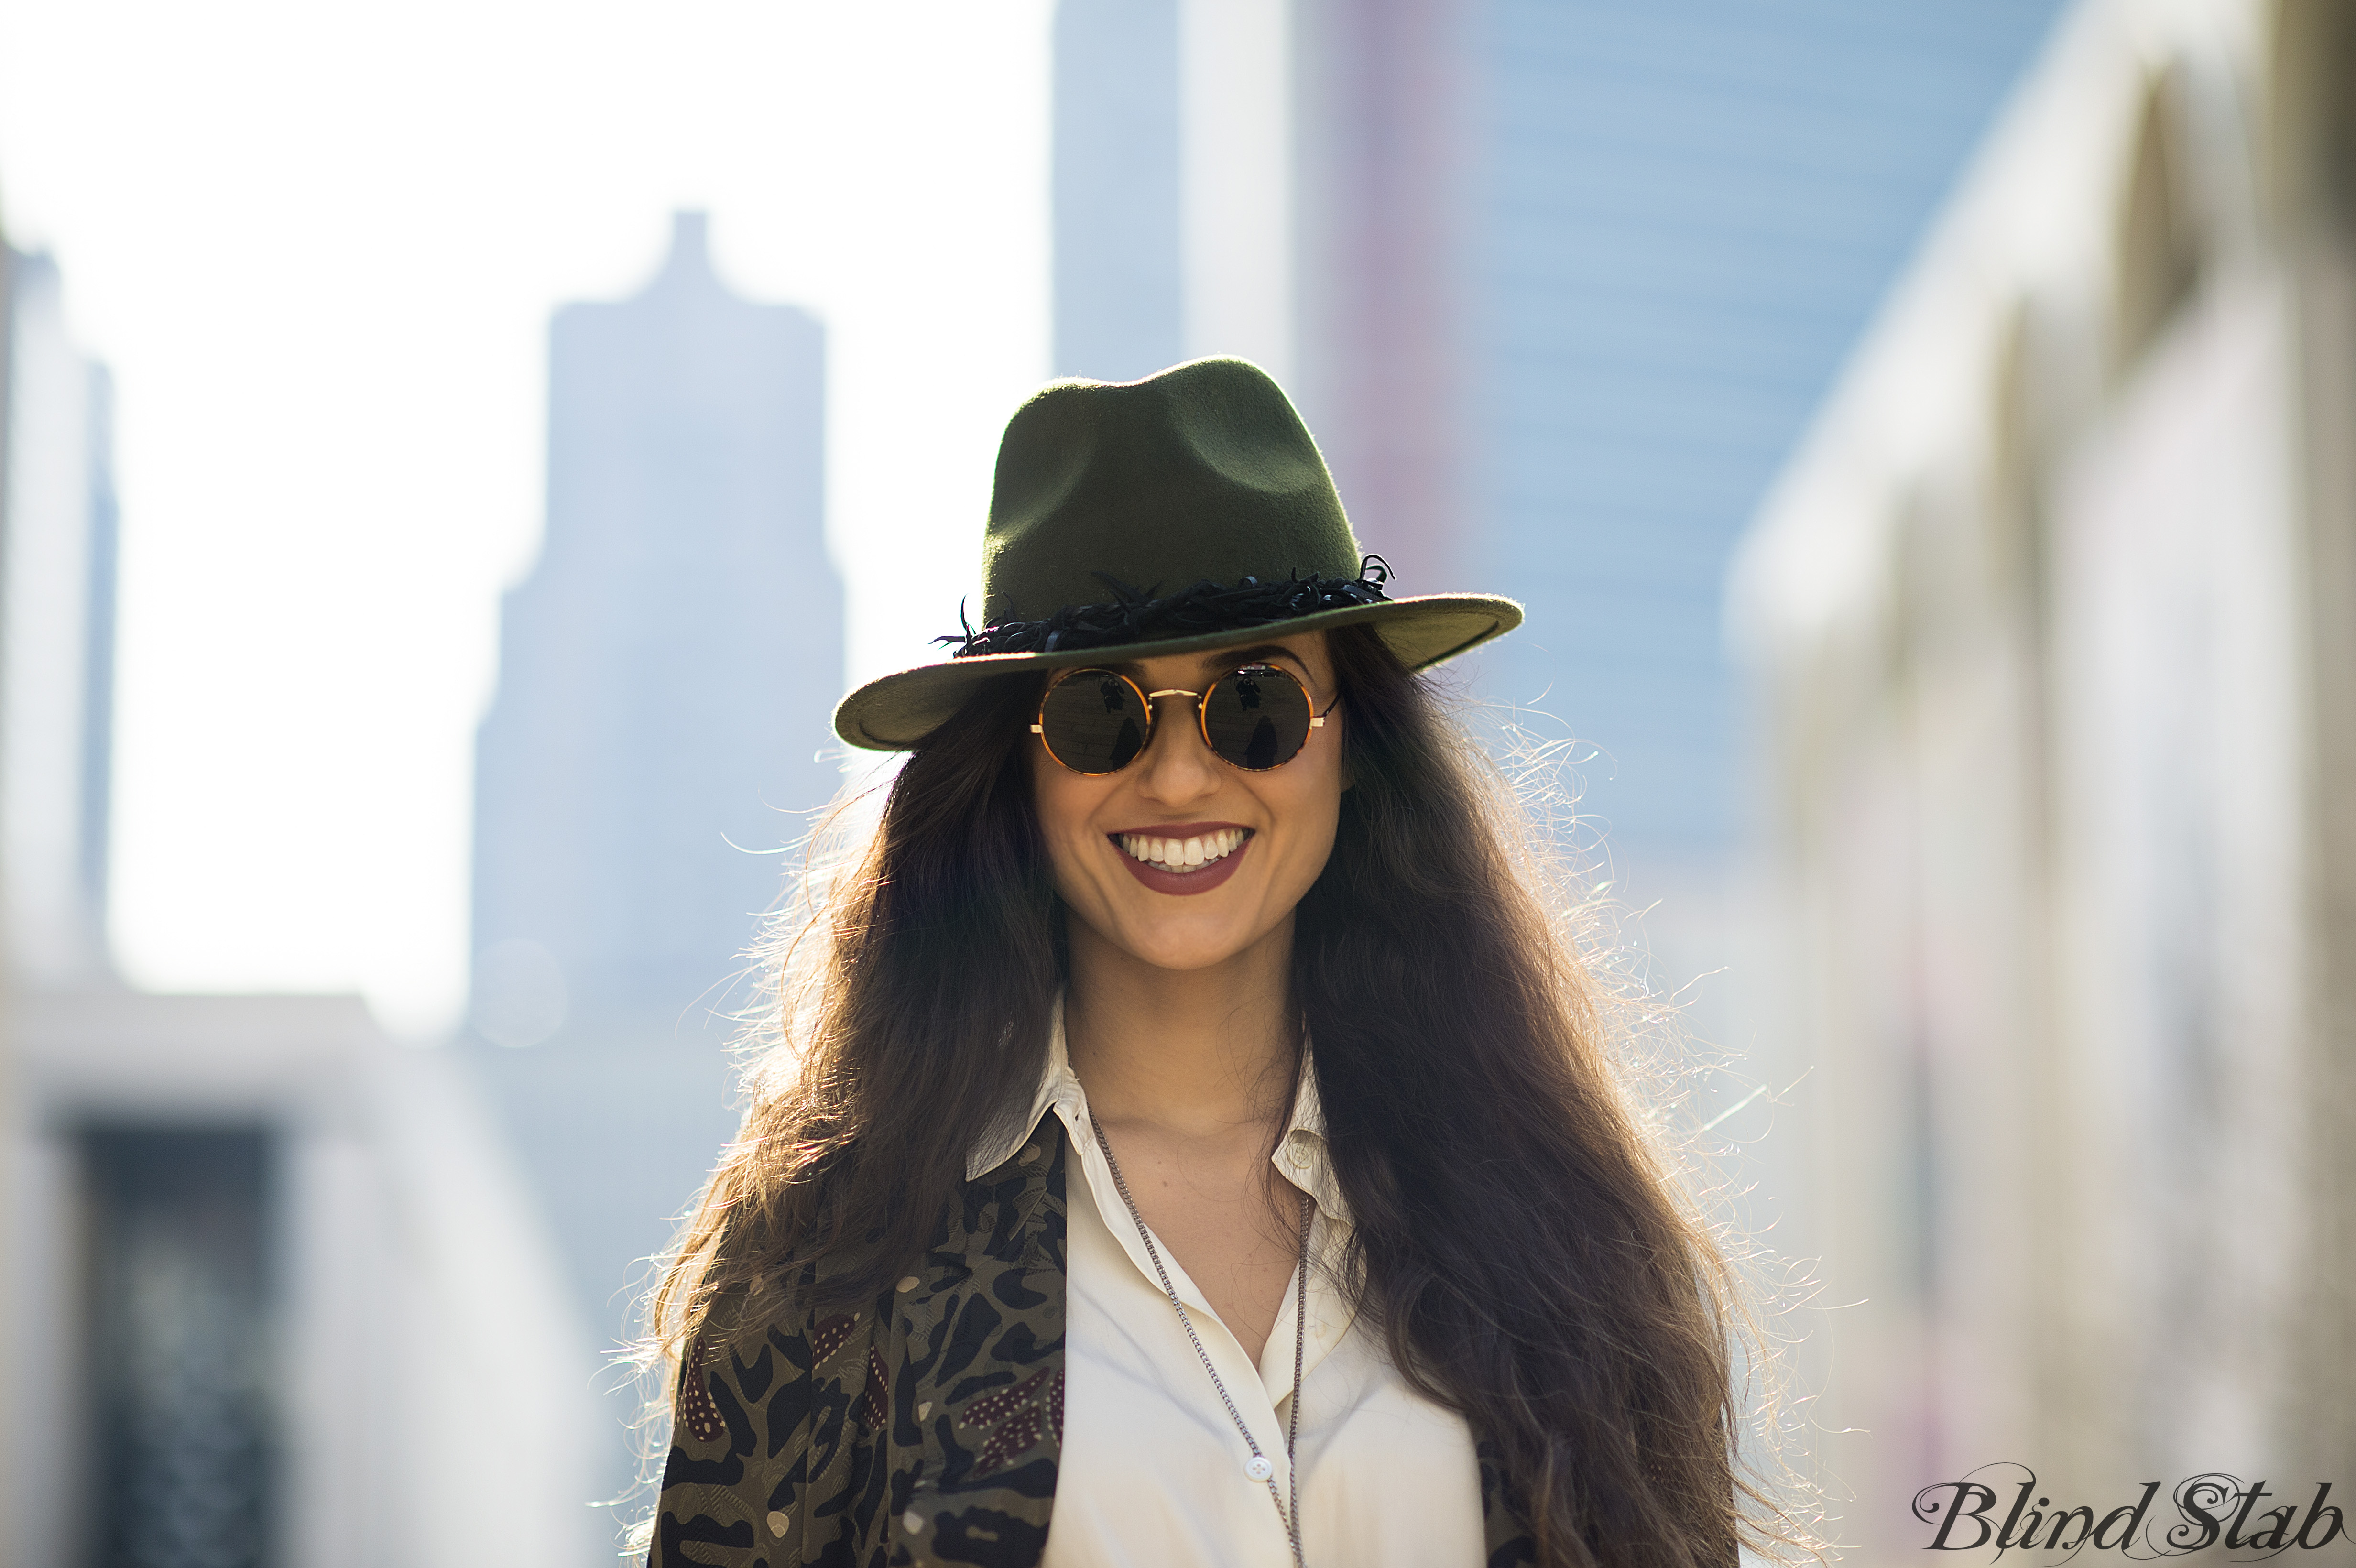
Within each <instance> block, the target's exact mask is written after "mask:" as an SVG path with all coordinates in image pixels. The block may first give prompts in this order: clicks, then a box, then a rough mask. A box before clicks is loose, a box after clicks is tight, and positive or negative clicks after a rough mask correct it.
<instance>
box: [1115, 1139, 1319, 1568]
mask: <svg viewBox="0 0 2356 1568" xmlns="http://www.w3.org/2000/svg"><path fill="white" fill-rule="evenodd" d="M1088 1130H1089V1131H1090V1132H1093V1133H1094V1134H1096V1136H1097V1147H1098V1148H1099V1149H1102V1150H1103V1151H1104V1157H1105V1164H1106V1166H1107V1167H1108V1168H1110V1170H1111V1171H1112V1184H1113V1188H1114V1189H1115V1190H1116V1191H1118V1192H1119V1194H1120V1200H1121V1202H1122V1204H1123V1205H1124V1206H1125V1207H1127V1209H1128V1210H1129V1217H1130V1221H1131V1222H1132V1223H1134V1224H1135V1225H1136V1226H1137V1239H1138V1240H1139V1241H1141V1242H1143V1243H1145V1255H1146V1256H1147V1257H1149V1258H1151V1259H1152V1260H1153V1272H1154V1275H1156V1276H1157V1277H1158V1278H1160V1280H1161V1281H1162V1295H1164V1296H1168V1297H1169V1298H1170V1305H1171V1306H1172V1307H1175V1308H1177V1310H1178V1323H1179V1327H1181V1328H1184V1329H1185V1330H1186V1338H1187V1339H1189V1340H1191V1341H1192V1342H1193V1343H1194V1354H1195V1355H1196V1356H1197V1357H1199V1358H1200V1359H1201V1360H1202V1363H1203V1371H1205V1372H1207V1373H1209V1374H1210V1378H1211V1386H1212V1387H1213V1388H1215V1389H1216V1390H1217V1391H1218V1393H1219V1403H1221V1404H1224V1405H1226V1407H1227V1419H1228V1420H1230V1421H1232V1422H1234V1423H1235V1424H1236V1430H1237V1432H1240V1433H1242V1434H1243V1438H1244V1446H1246V1447H1248V1448H1249V1449H1250V1450H1251V1456H1252V1457H1253V1458H1254V1459H1255V1460H1258V1461H1259V1462H1260V1463H1262V1464H1266V1463H1267V1462H1268V1456H1267V1455H1265V1454H1263V1453H1261V1452H1260V1450H1259V1440H1258V1438H1256V1437H1254V1436H1253V1435H1252V1434H1251V1428H1250V1427H1249V1426H1248V1425H1247V1424H1245V1422H1244V1418H1243V1413H1242V1412H1241V1411H1239V1410H1237V1408H1236V1402H1235V1401H1234V1400H1233V1399H1231V1398H1229V1397H1228V1395H1227V1385H1226V1383H1224V1382H1222V1381H1219V1370H1218V1369H1217V1368H1216V1367H1214V1366H1213V1365H1211V1353H1210V1352H1209V1351H1208V1350H1205V1349H1203V1337H1202V1336H1201V1335H1199V1334H1197V1333H1195V1332H1194V1317H1192V1315H1190V1314H1189V1313H1188V1312H1187V1310H1186V1304H1185V1303H1184V1302H1183V1301H1181V1300H1179V1299H1178V1287H1177V1286H1175V1285H1172V1284H1171V1283H1170V1271H1169V1270H1168V1269H1166V1268H1163V1267H1162V1249H1160V1248H1159V1247H1156V1246H1155V1245H1154V1244H1153V1232H1151V1231H1149V1230H1147V1229H1146V1228H1145V1216H1144V1215H1142V1214H1141V1213H1139V1212H1138V1211H1137V1200H1136V1199H1134V1198H1131V1197H1130V1195H1129V1182H1128V1180H1127V1179H1126V1178H1124V1177H1123V1176H1122V1175H1121V1174H1120V1161H1119V1160H1117V1159H1115V1158H1113V1157H1112V1145H1111V1144H1109V1143H1108V1142H1106V1141H1105V1133H1104V1124H1103V1123H1101V1122H1099V1121H1098V1120H1097V1118H1096V1115H1095V1113H1094V1112H1091V1113H1089V1115H1088ZM1316 1213H1317V1205H1316V1204H1315V1202H1314V1201H1312V1200H1311V1198H1310V1196H1309V1194H1308V1193H1306V1192H1303V1193H1302V1194H1301V1267H1300V1271H1299V1272H1298V1273H1297V1274H1296V1275H1294V1278H1295V1280H1296V1282H1297V1283H1298V1285H1299V1289H1298V1292H1297V1294H1296V1295H1295V1296H1294V1298H1293V1304H1292V1411H1291V1413H1290V1418H1289V1419H1288V1420H1287V1421H1286V1423H1285V1427H1284V1466H1285V1468H1286V1469H1287V1470H1288V1471H1290V1476H1291V1481H1292V1497H1291V1500H1290V1508H1289V1509H1288V1507H1287V1504H1286V1499H1285V1497H1284V1494H1282V1493H1281V1492H1280V1491H1278V1490H1277V1488H1276V1467H1274V1466H1273V1465H1269V1472H1268V1477H1267V1480H1268V1500H1269V1502H1271V1503H1274V1504H1275V1505H1276V1519H1277V1522H1278V1523H1279V1524H1281V1525H1282V1526H1284V1534H1285V1539H1286V1540H1288V1541H1290V1542H1291V1543H1292V1568H1308V1564H1307V1563H1306V1562H1305V1561H1304V1560H1303V1559H1302V1557H1301V1472H1300V1470H1299V1469H1297V1468H1295V1465H1296V1461H1295V1460H1294V1458H1293V1450H1294V1448H1295V1446H1296V1445H1297V1440H1298V1439H1299V1437H1300V1435H1301V1363H1302V1361H1303V1360H1305V1359H1306V1347H1307V1341H1308V1335H1309V1227H1310V1224H1311V1222H1312V1221H1313V1220H1314V1219H1315V1217H1316Z"/></svg>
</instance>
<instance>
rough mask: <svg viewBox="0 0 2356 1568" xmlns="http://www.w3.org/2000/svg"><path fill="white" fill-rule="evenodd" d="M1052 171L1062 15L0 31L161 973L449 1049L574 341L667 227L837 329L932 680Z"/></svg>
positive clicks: (546, 4)
mask: <svg viewBox="0 0 2356 1568" xmlns="http://www.w3.org/2000/svg"><path fill="white" fill-rule="evenodd" d="M1046 169H1047V0H989V3H988V4H982V5H977V4H974V3H973V0H897V3H894V4H892V5H841V4H834V5H818V4H809V3H807V0H771V3H769V4H759V5H756V4H745V3H728V4H723V3H720V0H671V3H669V4H666V5H659V6H657V5H648V4H644V3H640V4H637V5H619V4H616V3H614V0H563V3H562V4H552V3H550V0H464V3H459V0H405V3H404V4H402V5H383V4H378V5H358V4H352V5H321V4H318V3H317V0H299V3H298V0H213V3H211V4H209V5H186V4H164V3H161V0H75V3H73V4H70V5H60V4H58V3H57V0H0V218H5V223H6V225H7V228H8V231H9V234H10V237H11V239H12V240H14V242H15V243H16V245H17V246H18V247H19V248H22V249H48V250H49V251H53V252H54V253H55V255H56V256H57V259H58V261H59V265H60V267H61V268H62V269H63V272H64V275H65V284H66V304H67V310H68V313H69V315H70V317H71V319H72V321H73V323H74V325H75V327H76V330H77V331H78V333H79V334H80V336H81V337H82V339H83V340H84V341H85V343H86V344H87V345H88V346H89V347H91V349H92V350H93V351H94V352H96V353H97V354H98V355H99V356H100V357H102V358H104V359H105V360H106V361H107V362H108V363H109V364H110V365H111V366H112V368H113V370H114V372H115V377H116V384H117V397H118V419H117V427H116V447H117V465H118V473H119V477H120V481H121V487H122V494H123V600H122V626H123V642H122V648H121V677H120V687H119V712H120V726H119V731H118V737H117V745H118V752H117V772H116V779H115V786H116V797H115V798H116V806H115V811H116V816H115V823H116V831H115V839H114V854H115V869H114V883H113V927H114V937H115V942H116V945H117V949H118V953H119V955H120V957H121V959H122V961H123V965H125V968H126V969H127V971H128V973H129V975H130V976H131V977H132V978H133V979H134V981H135V982H137V983H139V984H142V985H145V986H150V987H169V988H190V989H240V988H249V987H269V988H300V989H317V988H345V987H357V988H359V990H361V991H362V992H364V993H365V994H366V995H367V996H368V997H369V999H370V1001H371V1002H372V1003H374V1004H375V1006H376V1007H377V1008H378V1010H379V1012H380V1016H382V1017H383V1018H384V1019H385V1020H386V1021H387V1022H388V1023H389V1024H391V1026H392V1027H394V1028H395V1029H400V1030H402V1031H403V1032H406V1033H410V1034H412V1035H419V1036H423V1035H426V1034H430V1033H431V1032H433V1031H434V1030H435V1029H439V1028H441V1027H444V1025H446V1024H447V1023H448V1022H450V1021H451V1020H452V1019H455V1016H456V1012H457V1009H458V1008H459V1006H460V1005H461V1002H462V999H463V991H464V986H465V962H466V876H467V852H468V851H467V831H468V815H469V809H470V807H469V792H470V788H471V773H472V767H473V747H474V728H475V724H476V721H477V719H478V718H479V716H480V714H481V712H482V709H483V705H484V703H485V702H486V700H487V698H488V696H489V693H490V691H491V688H492V682H493V680H494V678H495V668H494V666H495V658H496V648H497V631H498V593H499V591H500V589H501V588H502V587H504V586H505V585H507V584H508V583H509V582H510V581H514V580H515V579H516V578H517V577H518V576H519V574H520V573H521V572H522V571H524V570H525V569H526V568H527V567H528V566H529V564H530V560H531V557H532V554H533V551H534V550H535V549H536V548H537V543H538V539H539V536H540V523H541V477H542V475H541V434H542V423H543V403H544V377H545V368H546V357H545V342H546V329H547V322H548V317H549V314H550V312H551V310H552V308H553V307H554V306H556V305H557V304H559V303H561V302H562V301H565V300H571V299H609V298H617V297H621V296H623V295H626V294H627V293H633V292H635V291H636V290H637V287H638V286H639V285H640V284H641V283H643V282H644V281H645V280H646V278H647V277H648V275H650V273H651V272H652V271H653V269H654V267H655V265H656V263H657V261H659V259H660V256H661V253H662V251H663V250H664V248H665V246H666V243H667V241H668V239H669V213H670V211H671V209H672V208H676V207H701V208H708V209H709V210H710V212H711V214H712V250H713V253H714V258H715V261H716V263H717V265H718V267H719V269H720V272H721V273H722V275H723V277H724V278H726V279H727V280H728V281H729V282H730V283H733V284H734V286H735V287H736V288H737V289H738V290H739V292H741V293H745V294H747V295H749V296H751V297H753V298H755V299H762V300H782V301H791V302H793V303H796V304H804V305H807V306H809V307H811V308H813V309H814V310H816V311H817V312H818V314H819V315H820V317H821V318H822V319H823V320H824V321H825V322H826V324H827V325H828V328H829V330H830V375H831V386H830V421H831V425H830V452H829V464H830V469H829V476H828V477H829V492H830V528H831V530H832V536H833V539H834V545H835V552H836V558H837V560H838V562H839V564H840V565H841V567H842V569H843V571H845V573H846V575H847V577H848V580H849V581H850V584H851V673H852V676H853V678H854V679H856V678H859V677H862V676H865V675H869V674H873V673H876V672H879V671H881V670H883V669H885V668H889V667H895V666H897V665H900V664H904V663H910V662H914V661H915V660H916V659H918V658H921V657H924V656H926V655H927V654H928V653H929V651H930V650H929V649H928V648H927V647H926V638H927V637H928V636H929V635H931V634H933V633H935V632H937V631H938V630H940V628H941V626H942V625H944V624H948V623H949V622H950V621H953V620H954V611H955V606H956V603H957V601H958V596H959V595H960V594H961V593H965V592H969V591H970V589H969V583H970V581H971V580H972V578H973V576H974V573H975V571H976V569H977V552H978V545H979V530H980V519H981V516H982V513H983V510H984V508H985V507H986V505H987V501H988V495H989V482H990V466H991V454H992V453H993V451H994V449H995V445H996V442H997V437H998V432H999V429H1000V427H1001V425H1002V424H1003V422H1004V421H1005V419H1006V416H1007V415H1008V414H1009V413H1011V412H1012V410H1013V408H1014V405H1015V403H1016V402H1017V401H1018V400H1020V398H1021V397H1022V395H1023V392H1024V391H1026V390H1027V389H1029V388H1030V387H1031V386H1032V385H1033V384H1034V383H1035V382H1036V381H1038V380H1039V379H1042V378H1043V377H1044V375H1045V373H1046V366H1047V197H1046ZM912 435H913V436H916V437H919V438H921V445H920V447H918V448H917V450H920V451H922V452H923V453H924V454H925V455H924V457H923V458H922V460H920V461H912V460H911V459H910V457H909V455H908V454H909V452H910V450H911V449H910V448H909V446H908V445H907V444H905V443H907V441H908V439H909V438H910V437H911V436H912ZM886 568H888V570H889V572H890V574H891V581H892V584H893V592H892V595H891V597H889V598H887V597H885V596H884V594H883V592H882V588H883V578H884V569H886Z"/></svg>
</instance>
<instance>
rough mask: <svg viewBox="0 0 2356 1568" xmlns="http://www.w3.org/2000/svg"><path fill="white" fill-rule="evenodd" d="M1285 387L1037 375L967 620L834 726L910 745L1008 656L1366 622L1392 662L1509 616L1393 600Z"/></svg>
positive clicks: (1251, 378)
mask: <svg viewBox="0 0 2356 1568" xmlns="http://www.w3.org/2000/svg"><path fill="white" fill-rule="evenodd" d="M1389 577H1390V570H1389V566H1388V563H1387V562H1385V561H1384V560H1382V559H1381V558H1380V557H1379V556H1370V555H1367V554H1365V552H1364V551H1363V550H1362V549H1360V548H1359V545H1358V539H1357V536H1356V535H1355V534H1354V533H1353V532H1351V530H1350V519H1349V517H1348V516H1347V515H1346V514H1344V511H1343V510H1342V497H1341V496H1339V495H1338V494H1336V493H1335V491H1334V488H1333V475H1331V474H1329V473H1327V472H1326V470H1325V460H1324V458H1323V457H1322V456H1320V455H1319V454H1318V451H1317V443H1316V442H1315V441H1314V440H1313V439H1312V438H1311V436H1310V434H1309V431H1308V427H1307V426H1305V425H1303V424H1302V423H1301V416H1300V414H1298V413H1297V412H1295V411H1294V410H1293V407H1292V403H1291V400H1290V399H1288V398H1286V397H1285V395H1284V390H1283V389H1282V388H1280V387H1279V386H1278V385H1277V384H1276V383H1275V381H1273V380H1271V379H1269V375H1268V373H1267V372H1266V371H1264V370H1262V369H1261V368H1259V367H1258V366H1257V365H1253V364H1251V363H1249V362H1248V361H1246V360H1242V359H1194V360H1190V361H1188V362H1187V363H1185V364H1183V365H1175V366H1173V367H1172V368H1169V369H1167V370H1163V371H1161V372H1159V373H1157V374H1155V375H1151V376H1148V377H1146V378H1145V379H1142V380H1139V381H1083V380H1067V381H1054V382H1050V383H1049V384H1048V385H1046V386H1044V387H1042V388H1041V389H1039V390H1038V391H1037V392H1034V393H1033V394H1032V396H1031V398H1030V400H1028V401H1026V402H1025V403H1023V406H1022V407H1021V408H1019V409H1017V410H1015V411H1014V417H1013V418H1012V419H1011V420H1009V421H1007V424H1006V434H1005V436H1004V438H1003V439H1002V440H1001V442H1000V443H999V447H998V472H997V475H996V479H995V482H994V483H993V485H991V494H990V521H989V523H988V524H987V525H986V526H985V527H984V528H983V529H982V538H981V585H982V587H981V593H982V598H981V605H982V625H981V627H980V630H978V631H977V630H973V629H972V628H970V627H969V628H968V629H967V630H966V631H965V632H964V633H963V634H961V635H957V636H952V637H944V638H942V639H941V641H942V642H944V643H948V644H955V645H957V651H956V653H955V655H954V656H952V657H949V658H947V659H943V660H941V661H939V662H938V663H936V664H928V665H920V666H918V667H916V668H914V669H904V670H901V671H899V672H898V673H896V674H894V675H887V676H884V677H882V678H881V679H878V680H871V681H869V682H868V683H867V684H866V685H865V686H862V687H861V688H859V689H858V690H856V691H854V692H852V693H851V695H850V696H848V697H846V698H844V699H842V702H841V706H839V707H838V708H836V709H835V710H834V728H835V732H836V733H837V734H839V735H841V737H842V738H843V739H844V740H845V741H849V742H851V744H852V745H854V746H862V747H865V748H867V749H868V750H871V751H879V752H895V751H905V750H906V749H908V748H909V747H912V746H915V745H916V744H918V743H919V742H921V741H923V740H924V738H925V737H926V735H929V734H931V733H932V732H933V731H934V730H935V729H936V728H937V727H938V726H939V725H940V724H941V722H942V721H943V720H946V719H948V717H949V715H951V714H952V713H955V712H956V711H957V709H958V706H959V705H960V704H961V703H963V702H964V701H965V700H966V699H967V698H969V697H970V696H971V695H972V694H973V691H974V689H975V688H976V687H977V686H979V685H980V683H981V682H983V681H986V680H988V679H990V678H991V677H993V676H1001V675H1005V674H1008V673H1009V672H1012V671H1018V670H1039V671H1043V672H1044V671H1046V670H1050V669H1056V668H1060V667H1066V666H1072V665H1090V664H1102V663H1105V662H1107V661H1108V659H1110V660H1118V661H1127V660H1131V659H1143V658H1151V657H1153V656H1156V655H1159V654H1179V653H1192V652H1194V651H1196V650H1198V649H1205V648H1215V647H1217V646H1219V645H1222V644H1225V643H1232V642H1234V641H1236V640H1237V637H1238V636H1239V635H1244V634H1248V633H1251V632H1256V631H1268V632H1272V633H1276V634H1278V635H1285V634H1290V633H1293V632H1308V631H1316V630H1320V629H1323V628H1326V627H1332V626H1347V625H1352V624H1357V623H1360V622H1364V623H1365V624H1368V625H1371V626H1373V627H1374V628H1375V630H1376V631H1377V632H1378V633H1380V634H1381V635H1382V639H1383V641H1384V642H1386V643H1387V644H1388V645H1390V648H1391V651H1392V652H1393V653H1395V654H1397V655H1398V656H1399V660H1400V662H1401V663H1403V664H1405V665H1406V666H1407V667H1408V668H1410V669H1421V668H1423V667H1426V666H1428V665H1435V664H1438V663H1439V662H1440V660H1442V659H1446V658H1451V657H1453V656H1456V655H1458V654H1461V653H1462V652H1464V651H1465V650H1466V649H1467V648H1471V647H1473V646H1475V645H1479V644H1482V643H1485V642H1487V641H1488V640H1489V639H1490V638H1492V637H1494V636H1497V635H1500V634H1501V633H1505V632H1510V631H1512V630H1513V629H1514V628H1515V626H1518V625H1520V624H1521V622H1522V607H1521V606H1520V605H1519V604H1516V603H1514V602H1513V601H1512V600H1510V599H1499V598H1494V597H1492V596H1490V595H1487V594H1482V593H1428V594H1423V595H1421V596H1419V597H1416V598H1406V599H1394V598H1392V597H1390V595H1389V594H1388V593H1387V592H1386V588H1385V585H1386V583H1387V582H1388V581H1389Z"/></svg>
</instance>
